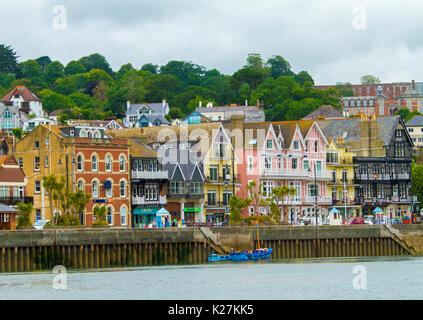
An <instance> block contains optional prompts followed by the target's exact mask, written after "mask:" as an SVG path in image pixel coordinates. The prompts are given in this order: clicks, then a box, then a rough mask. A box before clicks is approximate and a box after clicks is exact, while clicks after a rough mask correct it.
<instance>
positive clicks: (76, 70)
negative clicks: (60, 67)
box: [64, 60, 87, 76]
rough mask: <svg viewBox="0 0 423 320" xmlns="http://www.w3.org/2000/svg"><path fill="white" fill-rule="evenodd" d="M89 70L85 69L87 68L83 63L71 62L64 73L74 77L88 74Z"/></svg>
mask: <svg viewBox="0 0 423 320" xmlns="http://www.w3.org/2000/svg"><path fill="white" fill-rule="evenodd" d="M86 72H87V69H86V68H85V66H84V65H83V64H82V62H81V61H75V60H73V61H70V62H69V63H68V64H67V65H66V68H65V70H64V73H65V75H66V76H72V75H75V74H80V73H86Z"/></svg>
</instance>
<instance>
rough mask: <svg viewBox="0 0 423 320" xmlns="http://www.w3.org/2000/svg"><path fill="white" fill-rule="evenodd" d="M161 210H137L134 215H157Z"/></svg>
mask: <svg viewBox="0 0 423 320" xmlns="http://www.w3.org/2000/svg"><path fill="white" fill-rule="evenodd" d="M157 211H159V208H136V209H135V210H134V212H132V214H135V215H155V214H156V213H157Z"/></svg>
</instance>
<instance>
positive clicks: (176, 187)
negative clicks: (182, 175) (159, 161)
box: [170, 181, 185, 194]
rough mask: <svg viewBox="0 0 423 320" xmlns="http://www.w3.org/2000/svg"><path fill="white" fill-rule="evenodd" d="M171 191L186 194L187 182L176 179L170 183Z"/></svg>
mask: <svg viewBox="0 0 423 320" xmlns="http://www.w3.org/2000/svg"><path fill="white" fill-rule="evenodd" d="M170 193H173V194H185V183H184V182H182V181H174V182H171V183H170Z"/></svg>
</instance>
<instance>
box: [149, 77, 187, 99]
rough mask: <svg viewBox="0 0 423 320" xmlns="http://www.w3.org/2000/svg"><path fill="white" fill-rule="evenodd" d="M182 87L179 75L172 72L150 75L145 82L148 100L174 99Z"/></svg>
mask: <svg viewBox="0 0 423 320" xmlns="http://www.w3.org/2000/svg"><path fill="white" fill-rule="evenodd" d="M179 88H180V82H179V80H178V78H177V77H175V76H173V75H170V74H158V75H153V76H151V77H149V78H148V79H147V80H146V82H145V89H146V90H147V92H146V95H145V98H146V100H147V102H159V101H162V100H163V99H166V100H170V99H172V98H173V97H174V96H175V95H176V93H177V92H178V90H179Z"/></svg>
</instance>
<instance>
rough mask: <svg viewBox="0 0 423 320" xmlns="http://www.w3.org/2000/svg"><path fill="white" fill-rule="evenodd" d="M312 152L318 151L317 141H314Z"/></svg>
mask: <svg viewBox="0 0 423 320" xmlns="http://www.w3.org/2000/svg"><path fill="white" fill-rule="evenodd" d="M314 152H319V141H314Z"/></svg>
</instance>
